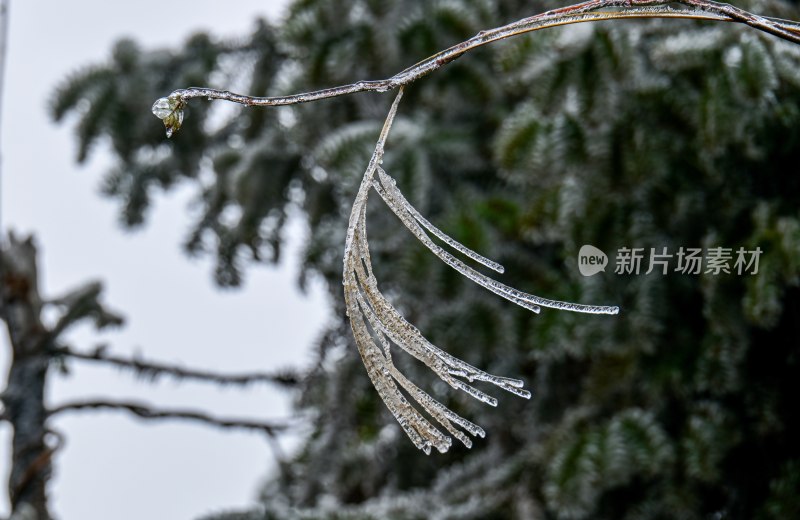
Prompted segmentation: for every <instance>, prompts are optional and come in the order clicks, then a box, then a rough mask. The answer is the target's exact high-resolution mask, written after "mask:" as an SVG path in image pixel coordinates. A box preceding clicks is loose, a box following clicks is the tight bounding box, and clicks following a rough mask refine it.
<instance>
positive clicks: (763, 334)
mask: <svg viewBox="0 0 800 520" xmlns="http://www.w3.org/2000/svg"><path fill="white" fill-rule="evenodd" d="M751 3H754V2H746V3H745V5H743V7H745V8H748V7H751V6H750V5H747V4H751ZM554 6H555V5H550V4H547V3H541V2H534V3H533V4H531V3H530V2H522V1H512V0H508V1H502V2H490V1H488V0H439V1H434V2H427V1H422V0H404V1H396V2H385V1H374V0H353V1H346V2H345V1H342V0H297V1H295V2H294V3H293V4H292V6H291V8H290V10H289V12H288V14H287V17H286V18H285V20H283V21H282V22H281V24H280V25H279V26H274V27H273V26H271V25H269V24H267V23H265V22H259V24H258V26H257V28H256V30H255V31H254V32H253V34H252V35H250V36H249V37H248V38H246V39H243V40H237V41H232V42H227V41H219V40H214V39H212V38H211V37H209V36H206V35H196V36H194V37H192V38H190V39H189V40H188V41H187V43H186V45H185V46H184V47H183V48H181V49H178V50H175V51H171V52H166V51H161V52H144V51H142V50H140V49H138V48H137V47H136V45H135V44H134V43H132V42H129V41H123V42H120V43H119V44H118V45H117V46H116V47H115V49H114V51H113V55H112V59H111V60H110V61H109V62H108V63H106V64H103V65H100V66H95V67H91V68H88V69H85V70H83V71H79V72H77V73H76V74H75V75H74V76H73V77H71V78H69V79H67V80H66V81H65V82H64V84H63V85H62V86H61V87H60V88H59V89H58V91H57V92H56V94H55V96H54V101H53V104H52V111H53V115H54V117H55V118H56V119H61V118H63V117H64V116H65V115H66V114H68V113H71V112H77V113H78V114H79V116H78V119H77V124H76V131H77V136H78V141H79V160H83V159H84V158H85V157H86V155H87V153H88V152H89V151H90V149H91V146H92V144H94V143H95V142H96V141H98V140H100V139H102V138H108V139H109V141H110V144H111V146H112V148H113V150H114V152H115V154H116V156H117V160H118V164H117V166H116V167H115V168H114V169H113V170H112V171H110V172H109V173H108V174H107V176H106V178H105V180H104V184H103V186H104V189H105V192H106V193H107V194H108V195H110V196H112V197H114V198H116V199H117V200H119V202H120V204H121V215H122V221H123V223H124V224H125V225H128V226H136V225H141V224H142V223H143V222H144V221H145V213H146V209H147V207H148V205H149V204H150V202H151V199H152V198H153V197H154V196H155V195H156V194H157V189H158V188H160V189H163V190H168V189H169V188H170V187H171V186H173V185H175V184H177V183H179V182H180V183H185V184H189V185H191V186H192V187H193V188H194V189H195V190H196V193H197V199H198V201H199V202H200V210H199V211H197V212H195V214H194V215H195V218H196V222H195V225H194V227H193V229H192V230H191V232H190V234H189V236H188V237H187V239H186V248H187V250H188V251H189V252H190V253H192V254H202V253H208V254H211V255H214V256H215V257H216V259H217V269H216V280H217V282H218V283H219V284H221V285H225V286H231V285H237V284H239V283H241V282H242V273H243V271H244V270H245V268H246V267H247V266H248V265H249V264H250V263H251V262H254V261H255V262H259V261H261V262H277V261H278V260H279V258H280V245H281V241H282V238H281V233H282V230H283V226H284V224H285V222H286V219H287V217H288V214H289V211H290V209H291V208H293V207H297V208H300V209H301V210H302V211H303V213H304V215H305V217H306V218H307V221H308V223H309V225H310V229H311V234H310V237H309V239H308V241H307V243H306V244H305V248H304V257H303V270H302V275H301V280H300V284H301V286H302V285H303V284H304V283H305V280H306V279H307V277H308V276H319V277H321V278H322V279H323V280H324V281H325V282H326V283H327V286H328V288H329V290H330V293H331V295H332V297H333V300H332V301H333V302H334V305H335V307H336V315H337V316H340V317H341V321H340V322H338V323H336V324H333V325H332V326H331V327H330V328H329V329H328V330H327V331H326V333H325V334H324V336H323V337H322V339H321V341H320V342H319V345H318V349H317V353H318V354H317V355H318V362H317V363H316V365H315V366H314V367H313V368H312V369H310V370H309V372H308V374H307V375H306V377H305V379H304V383H303V389H302V391H301V392H300V393H299V394H298V396H297V402H296V406H297V408H298V409H300V410H303V411H305V412H307V413H309V415H310V416H311V417H313V419H312V423H311V426H312V431H311V433H310V434H309V436H308V438H307V439H306V440H305V442H304V444H303V446H302V448H301V449H300V451H299V452H298V453H297V454H296V455H295V456H294V457H293V459H292V461H291V463H290V464H289V465H288V466H287V467H285V468H284V471H283V472H282V474H281V475H280V476H277V477H275V478H274V479H273V480H272V481H270V482H269V484H268V485H266V486H265V488H264V492H263V495H262V505H261V506H260V507H258V508H256V509H254V510H253V511H251V512H243V513H231V514H228V515H225V514H222V515H217V516H214V517H213V518H227V519H230V520H232V519H238V518H246V519H256V518H258V519H262V518H292V517H306V518H409V519H412V518H557V519H562V518H563V519H583V518H608V519H618V518H652V519H656V518H685V519H694V518H697V519H701V518H736V519H750V518H759V519H773V518H774V519H778V518H792V517H798V516H800V498H798V497H799V496H800V494H798V492H797V490H798V482H800V449H798V444H797V443H796V442H794V441H793V439H795V440H796V439H798V438H800V424H798V414H797V411H796V405H792V404H791V403H792V402H794V399H795V398H796V397H797V396H798V395H800V377H799V376H800V371H799V370H798V369H799V368H800V367H799V366H798V364H799V363H800V358H799V357H798V356H799V355H800V331H799V330H798V322H799V321H800V320H798V318H800V289H799V288H798V282H799V281H800V211H799V210H798V200H800V176H798V173H800V172H798V171H797V170H798V165H799V164H800V47H798V46H796V45H792V44H789V43H786V42H783V41H780V40H778V39H776V38H773V37H769V36H765V35H762V34H758V33H755V32H754V31H752V30H751V29H747V28H744V27H734V26H731V25H728V24H710V23H701V22H692V21H677V20H641V21H619V22H603V23H597V24H584V25H577V26H569V27H564V28H560V29H554V30H549V31H545V32H542V33H535V34H532V35H529V36H523V37H517V38H514V39H512V40H509V41H507V42H502V43H498V44H493V45H491V46H488V47H486V48H482V49H480V50H478V51H476V52H473V53H471V54H469V55H468V56H465V57H463V58H461V59H459V60H458V61H456V62H453V63H451V64H449V65H448V66H447V67H445V68H444V69H442V70H440V71H438V72H436V73H435V74H433V75H431V76H430V77H427V78H425V79H423V80H421V81H419V82H418V83H415V84H414V85H412V86H411V87H410V88H409V89H408V91H407V95H406V98H405V99H404V102H403V104H402V105H401V108H400V114H399V116H398V120H397V122H396V126H395V130H394V132H393V134H392V136H391V137H390V139H389V143H388V147H387V150H388V151H387V157H386V162H387V165H388V167H387V170H388V171H390V172H392V174H393V175H394V177H395V178H397V179H398V182H399V183H400V185H401V188H402V189H403V190H404V192H405V193H406V194H407V195H408V198H409V199H410V200H411V201H412V203H414V204H415V205H416V206H417V207H418V208H419V209H420V210H421V211H422V212H423V213H424V214H425V215H426V216H427V217H429V218H430V220H431V221H433V222H435V223H437V225H439V226H440V227H442V228H443V229H445V230H446V231H447V232H448V233H450V234H451V235H452V236H454V238H456V239H457V240H460V241H461V242H463V243H464V244H466V245H467V246H469V247H471V248H473V249H475V250H477V251H480V252H481V253H483V254H486V255H487V256H489V257H491V258H494V259H497V260H499V261H500V262H502V263H503V264H504V265H505V266H506V274H505V275H504V276H503V278H502V279H503V281H504V282H507V283H509V284H510V285H512V286H515V287H519V288H521V289H523V290H527V291H531V292H534V293H536V294H541V295H544V296H547V297H551V298H557V299H563V300H569V301H579V302H590V303H609V304H619V305H620V306H621V309H622V312H621V314H620V315H619V316H617V317H608V316H586V315H574V314H570V313H564V312H555V311H547V310H545V311H543V313H542V314H541V315H540V316H533V315H531V314H530V313H528V312H526V311H524V310H522V309H518V308H516V307H515V306H513V305H512V304H509V303H507V302H505V301H502V300H501V299H499V298H496V297H494V296H492V295H488V294H486V293H485V292H484V291H483V290H482V289H480V288H478V287H476V286H474V285H473V284H471V283H469V282H468V281H465V280H463V279H461V277H460V276H458V275H457V274H456V273H454V272H453V271H451V270H450V269H449V268H448V267H447V266H445V265H443V264H442V263H441V262H439V261H438V260H436V259H435V258H434V257H433V256H432V255H430V254H429V253H428V252H427V251H425V250H424V248H423V247H422V246H421V245H420V244H418V243H417V242H416V241H415V240H413V239H412V238H411V236H410V235H409V234H408V233H406V232H405V231H404V230H402V229H401V227H399V226H400V224H399V223H398V222H396V221H395V220H394V217H392V216H390V213H389V211H388V210H387V209H386V208H384V207H380V206H379V205H376V206H375V207H374V208H373V211H372V212H371V214H370V215H369V216H368V219H369V226H370V238H371V244H372V253H373V263H374V266H375V269H376V275H377V277H378V279H379V280H380V281H381V287H382V288H383V290H384V292H385V293H386V294H387V295H389V296H390V297H392V298H393V301H394V302H395V304H396V305H397V307H398V308H399V309H401V310H402V312H403V313H404V315H405V316H406V317H407V318H408V319H409V321H411V322H413V323H415V324H416V325H417V326H418V327H419V328H420V329H421V330H422V331H423V332H424V333H425V334H426V336H427V337H429V338H430V339H431V341H432V342H433V343H435V344H437V345H438V346H440V347H442V348H443V349H444V350H447V351H449V352H452V353H453V354H454V355H456V356H458V357H460V358H462V359H465V360H467V361H468V362H470V363H472V364H474V365H476V366H479V367H481V368H484V369H486V370H488V371H490V372H493V373H500V374H505V375H508V376H512V377H521V378H523V379H525V380H526V381H527V382H528V383H529V385H530V386H532V388H533V390H534V397H533V399H532V401H531V402H522V401H519V400H515V399H503V400H502V402H501V404H500V406H499V407H498V408H496V409H492V408H488V407H485V406H482V405H479V404H477V403H476V402H473V401H470V400H469V399H467V398H465V397H463V396H458V395H455V394H454V393H453V392H451V391H449V390H448V389H447V388H444V387H443V385H442V384H441V383H439V382H438V381H436V382H435V383H433V384H432V385H431V386H432V388H431V393H432V394H433V395H434V396H436V397H437V398H440V399H441V400H442V401H443V402H444V403H445V404H446V405H447V406H449V407H451V408H452V409H453V410H454V411H456V412H458V413H460V414H463V415H464V416H465V417H468V418H470V419H471V420H474V421H475V422H476V423H479V424H481V425H483V426H485V427H486V429H487V431H488V436H487V438H486V439H485V440H484V441H480V442H478V443H476V446H475V447H474V448H473V449H472V450H471V451H470V450H466V449H463V448H454V449H452V450H451V451H450V452H449V453H447V454H446V455H438V454H437V455H435V456H431V457H426V456H425V455H424V454H422V453H421V452H419V451H418V450H416V449H415V448H414V446H413V445H412V444H411V443H410V442H409V441H408V439H407V438H406V437H405V436H404V435H402V432H401V430H400V428H399V426H398V425H397V424H396V423H395V422H394V421H393V420H392V419H391V417H390V416H389V413H388V411H387V410H386V409H385V407H384V406H383V405H382V404H381V402H380V400H379V398H378V395H377V394H376V393H375V392H374V391H373V389H372V387H371V384H370V383H369V380H368V378H367V377H366V374H365V373H364V369H363V366H362V363H361V361H360V359H359V356H358V353H357V351H356V348H355V346H354V345H353V340H352V337H351V334H350V330H349V327H348V326H347V323H346V321H345V315H344V307H343V301H342V296H341V252H342V246H343V244H344V238H345V237H344V232H345V229H346V227H347V217H348V215H349V209H350V205H351V203H352V197H353V194H354V193H355V191H356V189H357V185H358V182H359V181H360V179H361V175H362V173H363V170H364V167H365V165H366V163H367V160H368V158H369V155H370V154H371V150H372V145H373V143H374V140H375V138H376V136H377V133H378V129H379V126H380V124H381V122H382V120H383V117H384V116H385V113H386V109H387V107H388V103H389V101H390V96H381V95H378V94H360V95H353V96H347V97H343V98H337V99H332V100H326V101H320V102H315V103H311V104H306V105H297V106H291V107H282V108H271V109H241V108H236V107H233V108H232V107H224V108H223V106H221V105H220V106H217V105H212V106H209V105H208V104H206V103H203V102H193V103H191V104H190V106H189V108H188V110H187V112H190V113H189V114H188V116H187V119H186V122H185V124H184V128H183V129H182V131H181V133H180V134H179V135H177V136H176V137H175V138H173V139H172V140H170V141H166V140H164V138H163V128H162V127H161V125H160V124H159V123H158V121H156V120H155V119H153V117H152V116H151V115H150V113H149V107H150V105H151V104H152V102H153V101H154V100H155V99H156V98H158V97H160V96H163V95H165V94H167V93H169V92H170V91H171V90H173V89H175V88H180V87H186V86H190V85H208V86H213V87H218V88H226V89H231V90H236V91H243V92H247V93H248V94H252V95H267V94H269V95H278V94H289V93H296V92H301V91H306V90H313V89H315V88H320V87H324V86H332V85H338V84H343V83H350V82H353V81H355V80H358V79H373V78H383V77H387V76H390V75H392V74H394V73H395V72H397V71H399V70H401V69H403V68H405V67H406V66H408V65H410V64H411V63H413V62H415V61H417V60H418V59H421V58H423V57H426V56H428V55H430V54H433V53H435V52H436V51H438V50H441V49H443V48H445V47H447V46H449V45H451V44H453V43H456V42H458V41H462V40H465V39H467V38H468V37H470V36H472V35H473V34H475V33H476V32H478V31H479V30H481V29H485V28H490V27H494V26H498V25H500V24H502V23H507V22H509V21H512V20H516V19H518V18H521V17H524V16H528V15H531V14H534V13H537V12H540V11H543V10H545V9H546V8H548V7H554ZM754 10H757V11H758V12H760V13H762V14H766V15H772V16H780V17H786V18H794V19H797V18H798V16H800V13H798V11H797V10H796V9H795V8H794V7H793V6H792V5H791V4H786V3H782V2H778V1H774V0H769V1H767V2H763V1H762V2H758V6H757V8H754ZM583 244H592V245H594V246H596V247H598V248H600V249H602V250H604V251H606V252H607V253H609V256H611V257H612V258H611V261H612V266H613V256H614V253H615V252H616V251H618V250H619V249H620V248H622V247H641V248H645V251H649V250H650V248H656V249H657V251H658V252H660V251H661V248H663V247H667V248H668V251H669V252H671V253H673V254H674V253H676V252H677V251H678V249H679V248H680V247H686V248H688V247H702V248H712V247H718V246H722V247H727V248H732V249H733V251H736V250H737V249H738V248H740V247H743V248H745V249H746V250H754V249H755V248H756V247H759V248H760V249H761V250H762V251H763V254H762V255H761V258H760V265H759V270H758V274H757V275H747V274H744V275H737V274H736V273H735V272H733V273H731V274H724V273H722V274H717V275H714V274H710V273H701V274H699V275H689V274H680V273H676V272H670V273H669V274H666V275H663V274H661V273H660V271H659V270H658V268H656V270H655V272H653V273H650V274H647V275H645V274H644V272H645V271H646V268H647V265H646V261H645V264H644V265H643V266H642V270H641V272H640V274H638V275H635V274H634V275H623V274H615V273H614V272H613V269H612V268H609V269H607V271H606V272H605V273H603V274H598V275H596V276H593V277H583V276H581V275H580V274H579V271H578V268H577V267H578V266H577V254H578V250H579V248H580V247H581V245H583ZM676 261H677V260H676V258H674V257H673V259H672V264H671V270H672V269H674V268H675V266H676ZM267 339H268V338H267ZM398 357H401V356H398ZM404 361H407V360H404V359H398V360H397V362H398V363H399V365H400V366H401V368H402V370H403V371H404V372H406V373H408V374H409V377H410V378H412V379H414V380H416V381H419V382H425V381H433V380H434V378H431V377H430V375H429V374H428V375H425V371H424V370H422V369H421V368H420V367H419V366H417V365H414V364H410V362H409V363H407V364H404ZM412 376H413V377H412ZM792 410H795V411H794V412H793V411H792Z"/></svg>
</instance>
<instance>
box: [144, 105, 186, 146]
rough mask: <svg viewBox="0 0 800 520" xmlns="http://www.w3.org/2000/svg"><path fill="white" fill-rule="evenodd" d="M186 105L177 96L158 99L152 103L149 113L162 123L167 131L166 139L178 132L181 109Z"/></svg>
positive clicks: (181, 118) (181, 121) (180, 123)
mask: <svg viewBox="0 0 800 520" xmlns="http://www.w3.org/2000/svg"><path fill="white" fill-rule="evenodd" d="M185 105H186V103H185V102H184V101H183V99H181V98H180V97H178V96H169V97H162V98H158V99H157V100H156V102H155V103H153V108H152V109H151V111H152V112H153V115H154V116H156V117H157V118H159V119H161V120H162V121H164V126H165V127H166V129H167V137H172V134H174V133H175V132H177V131H178V130H180V128H181V125H182V124H183V107H184V106H185Z"/></svg>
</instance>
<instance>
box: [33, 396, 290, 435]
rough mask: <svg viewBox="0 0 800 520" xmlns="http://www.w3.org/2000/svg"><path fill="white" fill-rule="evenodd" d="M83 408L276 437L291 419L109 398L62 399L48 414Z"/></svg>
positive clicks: (283, 430) (286, 427)
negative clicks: (216, 414) (277, 420)
mask: <svg viewBox="0 0 800 520" xmlns="http://www.w3.org/2000/svg"><path fill="white" fill-rule="evenodd" d="M81 410H123V411H126V412H130V413H132V414H133V415H136V416H137V417H141V418H142V419H148V420H163V419H180V420H187V421H195V422H199V423H203V424H206V425H210V426H216V427H218V428H224V429H238V430H252V431H258V432H261V433H264V434H266V435H267V436H269V437H274V436H276V435H278V434H279V433H282V432H285V431H286V430H288V429H289V428H290V425H289V424H288V423H268V422H259V421H249V420H245V419H230V418H228V419H225V418H219V417H212V416H211V415H208V414H205V413H203V412H199V411H197V410H186V409H173V410H165V409H161V410H159V409H157V408H153V407H152V406H150V405H149V404H145V403H141V402H136V401H110V400H106V399H97V400H85V401H71V402H67V403H63V404H61V405H59V406H56V407H55V408H52V409H50V410H49V411H48V417H52V416H54V415H58V414H61V413H64V412H71V411H81Z"/></svg>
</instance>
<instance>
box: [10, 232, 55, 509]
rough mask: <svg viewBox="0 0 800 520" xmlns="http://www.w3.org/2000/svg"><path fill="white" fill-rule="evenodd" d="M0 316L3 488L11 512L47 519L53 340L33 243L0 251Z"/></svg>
mask: <svg viewBox="0 0 800 520" xmlns="http://www.w3.org/2000/svg"><path fill="white" fill-rule="evenodd" d="M0 275H1V276H2V278H1V279H0V282H1V283H0V303H2V307H0V318H2V319H3V321H5V323H6V325H7V327H8V336H9V339H10V341H11V348H12V358H11V367H10V369H9V375H8V385H7V387H6V389H5V391H4V392H3V394H2V401H3V405H4V407H5V410H4V413H3V416H4V417H3V418H4V419H5V420H7V421H8V422H9V423H10V424H11V426H12V428H13V429H14V439H13V445H12V459H11V475H10V477H9V481H8V492H9V498H10V500H11V511H12V518H13V517H14V515H16V514H20V516H24V517H25V518H34V519H36V520H49V519H50V518H51V516H50V512H49V511H48V508H47V481H48V479H49V477H50V474H51V469H52V464H51V457H52V454H53V449H52V448H50V447H48V446H47V443H46V442H45V436H46V434H47V427H46V420H47V411H46V409H45V406H44V389H45V383H46V380H47V369H48V365H49V357H50V354H49V352H52V345H50V343H51V341H52V338H51V336H50V332H49V331H48V330H47V328H46V327H45V326H44V325H43V323H42V321H41V307H42V305H41V298H40V296H39V289H38V278H37V269H36V247H35V246H34V244H33V240H32V239H31V238H27V239H25V240H21V241H18V240H17V239H16V238H15V237H14V236H13V235H10V236H9V241H8V243H7V244H6V245H5V247H4V249H3V251H2V254H1V255H0Z"/></svg>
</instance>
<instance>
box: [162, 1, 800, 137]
mask: <svg viewBox="0 0 800 520" xmlns="http://www.w3.org/2000/svg"><path fill="white" fill-rule="evenodd" d="M675 5H679V6H681V7H678V8H676V7H672V6H675ZM629 18H683V19H693V20H707V21H717V22H732V23H741V24H744V25H748V26H750V27H753V28H754V29H758V30H760V31H764V32H766V33H769V34H772V35H774V36H777V37H779V38H783V39H784V40H788V41H790V42H794V43H800V23H798V22H795V21H791V20H782V19H778V18H769V17H764V16H759V15H757V14H754V13H751V12H749V11H745V10H744V9H741V8H739V7H735V6H732V5H730V4H724V3H720V2H714V1H710V0H676V1H670V0H589V1H587V2H582V3H578V4H575V5H571V6H569V7H563V8H560V9H554V10H551V11H547V12H544V13H541V14H538V15H534V16H530V17H528V18H523V19H521V20H517V21H515V22H512V23H509V24H507V25H503V26H501V27H497V28H494V29H487V30H484V31H481V32H479V33H478V34H476V35H475V36H473V37H472V38H470V39H468V40H465V41H463V42H461V43H458V44H456V45H453V46H452V47H449V48H447V49H445V50H443V51H441V52H438V53H436V54H434V55H433V56H430V57H428V58H425V59H424V60H422V61H420V62H418V63H416V64H414V65H412V66H411V67H409V68H407V69H405V70H403V71H400V72H398V73H397V74H395V75H394V76H392V77H390V78H386V79H378V80H369V81H357V82H355V83H350V84H348V85H341V86H338V87H331V88H324V89H320V90H314V91H311V92H304V93H300V94H292V95H288V96H272V97H256V96H248V95H244V94H237V93H235V92H230V91H228V90H218V89H213V88H207V87H189V88H182V89H178V90H175V91H173V92H172V93H171V94H170V95H169V96H167V97H164V98H160V99H158V100H157V101H156V102H155V103H154V104H153V113H154V114H155V115H156V116H157V117H158V118H159V119H162V120H163V121H164V125H165V126H166V129H167V137H171V136H172V135H173V134H174V133H175V132H177V131H178V130H179V129H180V127H181V124H182V123H183V109H184V108H185V107H186V103H187V101H188V100H190V99H194V98H207V99H208V100H212V99H219V100H224V101H231V102H233V103H239V104H241V105H246V106H260V107H265V106H282V105H296V104H298V103H307V102H309V101H318V100H320V99H327V98H332V97H337V96H344V95H347V94H355V93H357V92H366V91H375V92H386V91H388V90H393V89H396V88H398V87H401V86H404V85H409V84H411V83H413V82H415V81H416V80H418V79H420V78H422V77H423V76H426V75H428V74H430V73H431V72H433V71H435V70H437V69H439V68H441V67H442V66H443V65H445V64H447V63H450V62H451V61H453V60H455V59H457V58H459V57H461V56H463V55H464V54H466V53H467V52H470V51H472V50H473V49H476V48H477V47H481V46H483V45H487V44H489V43H492V42H496V41H498V40H503V39H506V38H511V37H513V36H518V35H520V34H525V33H529V32H533V31H538V30H541V29H547V28H550V27H557V26H561V25H568V24H574V23H583V22H597V21H602V20H621V19H629Z"/></svg>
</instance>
